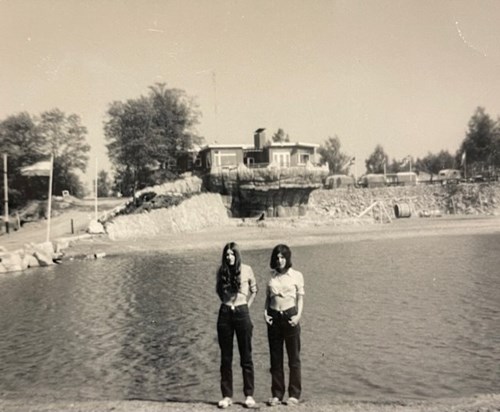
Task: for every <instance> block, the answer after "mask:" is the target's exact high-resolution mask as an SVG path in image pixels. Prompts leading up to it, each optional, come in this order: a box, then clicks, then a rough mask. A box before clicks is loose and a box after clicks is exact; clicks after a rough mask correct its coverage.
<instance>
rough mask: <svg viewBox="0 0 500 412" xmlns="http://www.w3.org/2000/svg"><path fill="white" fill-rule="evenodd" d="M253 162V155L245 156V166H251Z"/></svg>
mask: <svg viewBox="0 0 500 412" xmlns="http://www.w3.org/2000/svg"><path fill="white" fill-rule="evenodd" d="M254 163H255V159H254V158H253V157H247V166H251V165H253V164H254Z"/></svg>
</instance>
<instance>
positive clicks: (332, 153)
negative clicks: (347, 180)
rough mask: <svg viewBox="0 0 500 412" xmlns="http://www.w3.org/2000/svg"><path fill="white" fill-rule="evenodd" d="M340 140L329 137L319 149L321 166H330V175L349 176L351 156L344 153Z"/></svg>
mask: <svg viewBox="0 0 500 412" xmlns="http://www.w3.org/2000/svg"><path fill="white" fill-rule="evenodd" d="M341 145H342V144H341V143H340V139H339V138H338V137H337V136H335V137H329V138H328V139H327V140H325V143H323V144H322V145H321V146H320V147H319V149H318V153H319V154H320V155H321V161H320V163H321V164H328V168H329V170H330V174H347V172H348V171H349V166H350V160H351V159H353V158H352V157H351V156H348V155H346V154H345V153H342V151H341V150H340V147H341Z"/></svg>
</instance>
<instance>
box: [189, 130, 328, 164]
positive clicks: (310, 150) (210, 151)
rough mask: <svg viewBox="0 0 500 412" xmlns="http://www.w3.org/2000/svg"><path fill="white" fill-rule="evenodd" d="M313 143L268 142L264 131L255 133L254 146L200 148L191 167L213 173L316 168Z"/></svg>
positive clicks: (214, 145)
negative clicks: (242, 168)
mask: <svg viewBox="0 0 500 412" xmlns="http://www.w3.org/2000/svg"><path fill="white" fill-rule="evenodd" d="M318 147H319V145H318V144H315V143H302V142H279V143H277V142H269V141H267V139H266V135H265V129H257V130H256V131H255V133H254V145H253V146H252V145H245V144H209V145H206V146H204V147H203V148H201V149H200V150H199V152H198V155H197V160H196V161H195V163H194V164H196V165H198V166H197V168H198V169H199V170H201V171H205V172H212V171H215V170H219V169H221V168H222V169H224V168H234V167H238V165H240V164H242V163H243V164H245V165H246V166H247V167H250V168H254V167H269V166H276V167H296V166H298V167H300V166H304V167H305V166H308V165H312V166H317V165H318V164H319V156H318V154H317V149H318Z"/></svg>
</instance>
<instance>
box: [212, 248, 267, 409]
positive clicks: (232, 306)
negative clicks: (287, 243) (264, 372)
mask: <svg viewBox="0 0 500 412" xmlns="http://www.w3.org/2000/svg"><path fill="white" fill-rule="evenodd" d="M216 292H217V295H218V296H219V298H220V300H221V306H220V309H219V317H218V319H217V336H218V340H219V346H220V351H221V364H220V376H221V379H220V388H221V391H222V399H221V400H220V401H219V403H218V406H219V408H223V409H224V408H227V407H228V406H230V405H231V404H232V403H233V401H232V397H233V369H232V362H233V342H234V335H235V334H236V339H237V341H238V349H239V352H240V365H241V369H242V372H243V392H244V395H245V396H246V399H245V402H244V405H245V406H246V407H248V408H253V407H255V406H256V403H255V400H254V399H253V392H254V368H253V361H252V331H253V324H252V321H251V319H250V312H249V308H250V306H251V305H252V303H253V301H254V299H255V295H256V294H257V283H256V281H255V275H254V273H253V270H252V268H251V267H250V266H248V265H245V264H243V263H241V254H240V250H239V248H238V245H237V244H236V243H234V242H230V243H228V244H226V246H224V250H223V251H222V263H221V265H220V267H219V270H218V271H217V284H216Z"/></svg>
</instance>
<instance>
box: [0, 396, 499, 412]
mask: <svg viewBox="0 0 500 412" xmlns="http://www.w3.org/2000/svg"><path fill="white" fill-rule="evenodd" d="M256 409H258V410H268V411H277V412H280V411H286V410H287V409H288V410H290V409H293V410H301V411H317V412H498V411H500V395H480V396H476V397H472V398H457V399H441V400H436V401H432V402H397V403H385V402H378V403H370V402H349V401H346V402H342V401H338V402H330V403H326V402H315V401H310V400H305V401H304V402H303V403H302V404H301V405H299V406H297V407H287V406H286V405H280V406H276V407H272V408H271V407H268V406H266V404H265V403H264V402H260V401H259V403H258V404H257V408H256ZM0 410H2V411H3V412H63V411H68V412H108V411H113V412H184V411H200V412H209V411H215V410H218V409H217V406H216V404H214V403H199V402H198V403H197V402H192V403H191V402H168V401H165V402H160V401H138V400H129V401H100V402H97V401H87V402H50V403H43V402H32V401H10V400H2V399H0ZM227 410H228V411H242V410H246V409H245V408H244V407H243V405H242V404H241V403H240V402H235V403H234V404H233V405H232V406H231V407H230V408H228V409H227Z"/></svg>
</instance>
